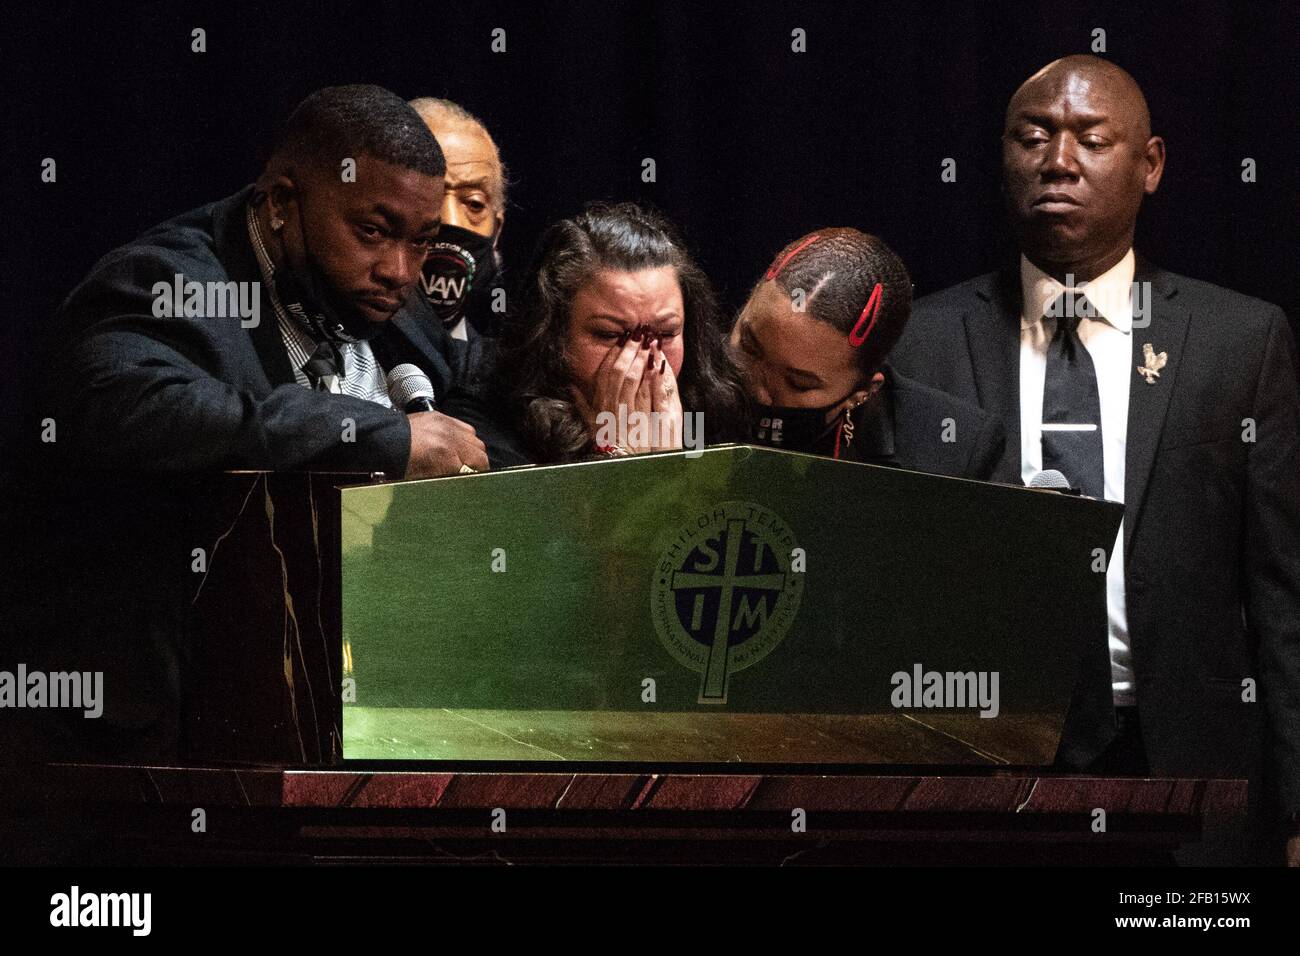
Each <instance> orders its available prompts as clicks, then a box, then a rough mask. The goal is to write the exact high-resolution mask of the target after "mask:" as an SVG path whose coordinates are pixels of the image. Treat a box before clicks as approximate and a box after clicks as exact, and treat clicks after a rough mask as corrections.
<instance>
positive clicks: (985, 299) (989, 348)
mask: <svg viewBox="0 0 1300 956" xmlns="http://www.w3.org/2000/svg"><path fill="white" fill-rule="evenodd" d="M976 296H977V297H978V301H977V302H975V303H974V307H973V308H972V309H971V310H970V311H969V312H967V313H966V316H965V319H966V344H967V348H968V350H969V352H970V359H971V367H972V368H971V370H972V371H973V373H974V375H975V390H976V392H977V394H978V399H979V405H980V407H981V408H983V409H985V410H986V411H988V412H990V413H992V414H994V415H996V416H998V417H999V418H1001V419H1002V421H1003V422H1004V423H1005V425H1006V432H1007V448H1006V453H1005V456H1006V458H1008V459H1009V460H1011V461H1013V462H1015V463H1016V468H1017V470H1019V467H1020V279H1019V276H1018V275H1017V274H1016V272H1015V271H1014V270H1011V269H1007V270H1003V271H1002V272H999V273H996V274H995V275H994V276H993V277H992V278H991V281H990V283H989V284H988V285H987V286H984V287H980V288H978V289H977V290H976Z"/></svg>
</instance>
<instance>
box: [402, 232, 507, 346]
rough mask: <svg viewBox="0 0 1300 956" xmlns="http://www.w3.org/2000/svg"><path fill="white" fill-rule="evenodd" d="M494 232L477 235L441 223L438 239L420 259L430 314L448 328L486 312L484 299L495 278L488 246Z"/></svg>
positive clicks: (490, 248) (490, 289)
mask: <svg viewBox="0 0 1300 956" xmlns="http://www.w3.org/2000/svg"><path fill="white" fill-rule="evenodd" d="M495 241H496V232H495V230H494V231H493V233H492V235H490V236H480V235H479V234H478V233H477V232H470V231H469V230H468V229H462V228H461V227H460V226H443V227H442V228H441V229H440V230H438V241H437V242H436V243H435V244H434V247H433V251H432V252H430V253H429V257H428V258H427V259H425V260H424V275H423V277H422V278H421V280H420V281H421V283H422V284H423V286H424V292H425V294H426V295H427V296H428V297H429V304H430V305H432V306H433V311H434V314H435V315H437V316H438V318H439V319H441V320H442V324H443V325H444V326H446V327H447V328H448V329H450V328H453V327H454V326H455V325H456V323H457V322H459V321H460V320H461V318H462V317H464V316H469V317H470V321H474V322H477V321H479V320H480V318H481V317H482V316H484V315H485V313H486V306H487V300H488V298H489V297H490V296H491V294H492V288H493V282H494V280H495V279H496V278H497V265H496V255H495V254H494V252H493V249H492V246H493V244H494V242H495Z"/></svg>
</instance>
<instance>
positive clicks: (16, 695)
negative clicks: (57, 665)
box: [0, 664, 104, 718]
mask: <svg viewBox="0 0 1300 956" xmlns="http://www.w3.org/2000/svg"><path fill="white" fill-rule="evenodd" d="M0 707H34V708H38V707H68V708H72V709H80V710H82V711H83V713H84V716H86V717H90V718H95V717H98V716H99V715H100V714H102V713H103V712H104V672H103V671H93V672H92V671H86V672H84V673H82V672H80V671H72V672H70V673H68V672H64V671H54V672H52V673H49V674H47V673H45V672H44V671H28V670H27V665H26V664H19V665H18V672H17V673H16V674H15V673H14V672H13V671H0Z"/></svg>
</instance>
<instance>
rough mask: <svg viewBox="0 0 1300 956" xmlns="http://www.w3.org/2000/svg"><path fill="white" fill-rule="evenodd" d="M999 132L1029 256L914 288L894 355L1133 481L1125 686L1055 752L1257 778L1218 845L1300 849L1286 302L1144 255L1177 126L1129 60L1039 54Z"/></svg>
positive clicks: (1122, 574)
mask: <svg viewBox="0 0 1300 956" xmlns="http://www.w3.org/2000/svg"><path fill="white" fill-rule="evenodd" d="M1002 150H1003V152H1002V155H1003V188H1004V193H1005V197H1006V202H1007V206H1008V210H1009V214H1010V219H1011V222H1012V226H1013V228H1014V230H1015V233H1016V237H1017V240H1018V242H1019V246H1020V249H1021V253H1022V255H1021V257H1020V262H1019V263H1018V265H1017V266H1015V267H1014V268H1012V269H1009V270H1007V271H1004V272H1002V273H994V274H990V275H986V276H982V277H980V278H978V279H974V280H971V281H969V282H965V283H962V284H961V285H958V286H955V287H953V288H951V289H947V290H944V291H942V292H939V293H936V294H934V295H932V296H929V297H927V298H925V299H922V300H921V301H920V302H918V303H917V304H916V307H915V309H914V312H913V317H912V321H911V323H910V324H909V325H908V327H907V330H906V332H905V333H904V336H903V339H902V341H901V342H900V343H899V345H898V346H897V347H896V349H895V350H894V353H893V361H894V363H895V365H896V366H898V367H899V368H900V369H901V370H902V371H903V372H904V373H905V374H907V375H910V376H912V377H913V378H917V379H919V380H921V381H923V382H926V383H928V384H931V385H934V386H937V387H939V388H942V389H944V390H945V391H948V392H950V393H952V394H953V395H955V396H957V397H958V398H963V399H967V400H970V401H972V402H975V403H976V404H978V405H979V406H980V407H982V408H984V409H986V410H988V411H991V412H994V413H996V414H998V415H1000V416H1002V418H1003V420H1004V422H1005V424H1006V427H1007V435H1008V438H1009V441H1008V443H1007V457H1008V458H1009V459H1010V461H1009V462H1008V463H1009V464H1013V465H1016V466H1018V467H1019V468H1020V470H1021V474H1022V477H1023V478H1025V479H1026V480H1028V479H1029V478H1031V477H1032V476H1033V474H1035V473H1036V472H1038V471H1040V470H1045V469H1054V470H1058V471H1060V472H1062V473H1064V474H1065V475H1066V476H1067V478H1068V479H1069V480H1070V483H1071V484H1072V485H1074V486H1075V487H1077V488H1081V489H1082V490H1083V492H1084V493H1085V494H1088V495H1092V496H1094V497H1105V498H1109V499H1111V500H1115V501H1122V502H1123V503H1124V505H1125V517H1124V523H1123V526H1122V528H1121V530H1120V536H1119V539H1118V541H1117V542H1116V548H1115V551H1114V555H1113V557H1112V559H1111V563H1110V565H1109V567H1108V568H1107V594H1108V601H1107V604H1108V617H1109V625H1108V632H1109V633H1108V636H1109V650H1110V671H1111V673H1110V690H1111V695H1110V699H1109V700H1105V701H1101V702H1100V706H1098V702H1097V701H1096V700H1094V701H1092V702H1091V704H1090V705H1085V706H1084V707H1083V708H1082V711H1081V712H1082V713H1085V714H1087V715H1089V718H1088V719H1087V720H1085V721H1083V723H1082V724H1081V725H1077V726H1076V730H1077V732H1076V733H1074V734H1072V735H1070V738H1071V739H1069V740H1063V742H1062V751H1061V755H1060V759H1061V760H1062V761H1063V762H1066V763H1068V764H1072V765H1074V766H1079V767H1084V768H1087V769H1090V770H1095V771H1097V772H1111V773H1139V774H1146V773H1152V774H1156V775H1162V774H1169V775H1179V776H1181V775H1186V776H1213V777H1245V778H1248V779H1249V780H1250V785H1251V786H1250V789H1251V797H1250V804H1251V808H1250V822H1249V828H1248V829H1249V833H1248V834H1236V835H1227V836H1226V837H1225V839H1224V842H1223V843H1222V845H1219V846H1217V847H1216V846H1213V845H1212V844H1207V847H1206V848H1207V849H1209V850H1210V857H1211V858H1212V859H1214V860H1215V861H1221V862H1272V861H1275V860H1277V859H1278V858H1279V856H1280V853H1279V850H1280V849H1281V848H1282V847H1283V846H1285V848H1286V856H1287V860H1288V862H1289V863H1291V864H1292V865H1300V835H1297V834H1298V833H1300V825H1298V824H1297V817H1296V814H1297V811H1300V398H1298V397H1297V385H1296V358H1295V345H1294V341H1293V337H1292V334H1291V331H1290V328H1289V327H1288V324H1287V320H1286V316H1285V315H1284V314H1283V312H1282V310H1281V309H1279V308H1277V307H1276V306H1273V305H1269V304H1268V303H1265V302H1262V301H1260V300H1258V299H1252V298H1249V297H1247V296H1244V295H1240V294H1237V293H1234V292H1230V291H1228V290H1226V289H1222V288H1219V287H1217V286H1213V285H1210V284H1208V283H1205V282H1200V281H1197V280H1194V279H1189V278H1186V277H1183V276H1179V275H1175V274H1173V273H1171V272H1166V271H1164V270H1163V269H1160V268H1158V267H1156V266H1154V265H1152V264H1150V263H1148V262H1145V261H1144V260H1142V259H1141V258H1139V257H1137V256H1136V254H1135V252H1134V250H1133V236H1134V231H1135V225H1136V221H1137V215H1138V210H1139V208H1140V206H1141V203H1142V200H1143V198H1144V196H1146V195H1149V194H1152V193H1154V192H1155V191H1156V189H1157V187H1158V186H1159V184H1160V178H1161V175H1162V173H1163V171H1164V164H1165V145H1164V142H1163V140H1161V139H1160V138H1159V137H1158V136H1152V135H1151V130H1150V117H1149V114H1148V111H1147V106H1146V101H1145V98H1144V97H1143V95H1142V92H1141V90H1140V89H1139V88H1138V86H1137V83H1136V82H1135V81H1134V80H1133V78H1132V77H1131V76H1129V74H1128V73H1126V72H1124V71H1123V70H1121V69H1120V68H1118V67H1116V66H1114V65H1113V64H1111V63H1109V62H1107V61H1104V60H1100V59H1097V58H1095V57H1089V56H1072V57H1066V58H1065V59H1062V60H1058V61H1056V62H1054V63H1052V64H1049V65H1048V66H1046V67H1044V68H1043V69H1042V70H1040V71H1039V72H1038V73H1036V74H1034V76H1032V77H1030V78H1029V80H1027V81H1026V82H1025V83H1024V84H1023V85H1022V86H1021V87H1020V89H1019V90H1017V92H1016V93H1015V95H1014V96H1013V97H1012V99H1011V102H1010V104H1009V105H1008V107H1007V115H1006V126H1005V130H1004V132H1003V138H1002ZM1098 640H1100V634H1099V635H1098ZM1112 703H1113V706H1112ZM1139 713H1140V715H1141V719H1140V721H1139ZM1112 715H1113V716H1112ZM1191 858H1192V857H1191V856H1189V859H1191Z"/></svg>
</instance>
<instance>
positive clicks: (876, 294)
mask: <svg viewBox="0 0 1300 956" xmlns="http://www.w3.org/2000/svg"><path fill="white" fill-rule="evenodd" d="M883 291H884V286H882V285H881V284H880V283H879V282H877V283H876V287H875V288H874V289H872V290H871V298H870V299H868V300H867V304H866V305H865V306H863V307H862V314H861V315H859V316H858V321H857V322H856V323H855V324H854V326H853V330H852V331H851V332H849V344H850V345H852V346H853V347H854V348H855V349H856V348H857V347H858V346H860V345H861V344H862V343H863V342H865V341H866V340H867V336H868V335H870V334H871V330H872V329H873V328H875V325H876V319H878V318H880V298H881V293H882V292H883ZM867 313H871V316H870V318H871V321H870V322H867ZM863 322H867V327H866V328H865V329H864V328H862V323H863ZM859 330H861V331H859Z"/></svg>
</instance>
